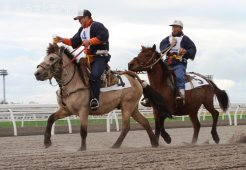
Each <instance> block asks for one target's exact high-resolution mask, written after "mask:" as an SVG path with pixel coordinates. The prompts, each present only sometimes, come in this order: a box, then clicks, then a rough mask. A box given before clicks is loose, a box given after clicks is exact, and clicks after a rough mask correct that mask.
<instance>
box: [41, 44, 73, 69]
mask: <svg viewBox="0 0 246 170" xmlns="http://www.w3.org/2000/svg"><path fill="white" fill-rule="evenodd" d="M46 53H47V55H49V54H51V53H56V54H58V55H62V53H64V54H66V55H67V57H68V58H69V59H70V60H72V59H73V58H74V55H73V54H71V52H70V51H69V50H68V49H67V48H66V47H64V46H61V47H59V46H58V45H56V44H49V46H48V47H47V50H46ZM73 63H74V64H77V62H76V60H74V61H73Z"/></svg>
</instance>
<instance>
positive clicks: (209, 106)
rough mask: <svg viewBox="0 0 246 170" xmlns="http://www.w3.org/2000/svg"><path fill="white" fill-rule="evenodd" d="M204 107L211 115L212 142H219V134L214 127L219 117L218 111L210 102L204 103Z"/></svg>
mask: <svg viewBox="0 0 246 170" xmlns="http://www.w3.org/2000/svg"><path fill="white" fill-rule="evenodd" d="M204 107H205V108H206V109H207V110H208V111H209V112H210V113H211V115H212V117H213V125H212V130H211V134H212V137H213V140H214V142H215V143H219V142H220V138H219V135H218V133H217V129H216V127H217V122H218V118H219V112H218V111H217V110H216V109H215V108H214V106H213V103H212V102H211V103H210V104H204Z"/></svg>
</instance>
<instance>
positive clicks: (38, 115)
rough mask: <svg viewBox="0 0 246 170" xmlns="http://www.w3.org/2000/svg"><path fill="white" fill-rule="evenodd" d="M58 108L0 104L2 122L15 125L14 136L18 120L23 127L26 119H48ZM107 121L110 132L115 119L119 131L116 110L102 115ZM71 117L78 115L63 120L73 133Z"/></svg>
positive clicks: (91, 117)
mask: <svg viewBox="0 0 246 170" xmlns="http://www.w3.org/2000/svg"><path fill="white" fill-rule="evenodd" d="M56 109H57V105H55V104H28V105H23V104H5V105H0V123H1V122H6V121H11V122H12V125H13V131H14V136H17V135H18V132H17V126H16V121H21V127H23V126H24V122H25V121H47V119H48V117H49V115H51V114H52V113H54V112H55V111H56ZM94 118H95V116H89V119H94ZM100 118H101V119H105V120H106V122H107V126H106V127H107V132H110V124H112V119H113V118H114V119H115V123H116V130H117V131H119V122H118V118H117V116H116V112H115V111H113V112H111V113H109V114H107V115H104V116H101V117H100ZM71 119H77V117H76V116H71V117H66V118H64V119H63V120H66V121H67V125H68V131H69V133H72V125H71ZM51 134H55V123H54V124H53V126H52V130H51Z"/></svg>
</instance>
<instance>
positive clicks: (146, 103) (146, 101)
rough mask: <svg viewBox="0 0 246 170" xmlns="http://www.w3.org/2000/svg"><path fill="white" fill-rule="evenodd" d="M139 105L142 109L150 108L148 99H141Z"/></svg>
mask: <svg viewBox="0 0 246 170" xmlns="http://www.w3.org/2000/svg"><path fill="white" fill-rule="evenodd" d="M140 103H141V105H143V106H144V107H151V104H150V102H149V99H148V98H143V99H142V100H141V102H140Z"/></svg>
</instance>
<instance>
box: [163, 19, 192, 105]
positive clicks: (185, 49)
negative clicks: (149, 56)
mask: <svg viewBox="0 0 246 170" xmlns="http://www.w3.org/2000/svg"><path fill="white" fill-rule="evenodd" d="M170 26H172V34H171V35H170V36H168V37H166V38H165V39H163V40H162V41H161V43H160V50H161V51H162V50H164V49H165V48H167V47H168V46H170V45H172V46H173V48H172V49H171V50H170V51H169V52H168V53H167V56H166V59H165V62H166V63H167V64H168V65H169V66H170V67H171V68H172V69H173V71H174V74H175V76H176V86H177V88H178V89H179V91H177V93H176V101H177V102H179V103H180V102H182V104H184V101H185V100H184V99H185V81H184V76H185V72H186V67H187V60H188V59H191V60H194V58H195V55H196V46H195V44H194V43H193V42H192V40H191V39H190V38H189V37H188V36H186V35H184V34H183V31H182V30H183V23H182V22H181V21H179V20H175V21H174V22H173V24H171V25H170Z"/></svg>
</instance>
